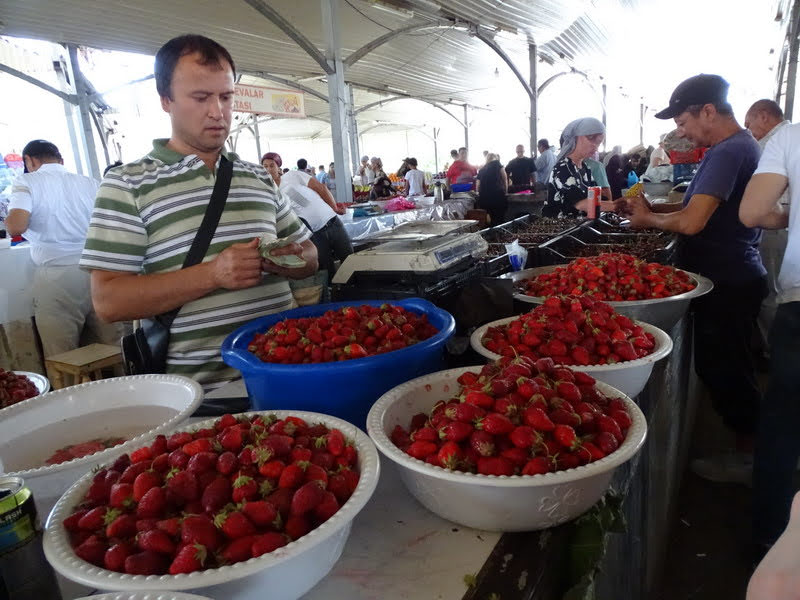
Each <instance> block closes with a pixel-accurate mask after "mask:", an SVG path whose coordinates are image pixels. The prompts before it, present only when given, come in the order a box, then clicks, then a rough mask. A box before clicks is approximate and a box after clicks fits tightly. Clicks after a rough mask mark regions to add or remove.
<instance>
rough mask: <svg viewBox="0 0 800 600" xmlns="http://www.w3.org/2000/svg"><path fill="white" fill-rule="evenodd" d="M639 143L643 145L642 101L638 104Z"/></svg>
mask: <svg viewBox="0 0 800 600" xmlns="http://www.w3.org/2000/svg"><path fill="white" fill-rule="evenodd" d="M639 143H640V144H642V145H644V102H641V103H640V104H639Z"/></svg>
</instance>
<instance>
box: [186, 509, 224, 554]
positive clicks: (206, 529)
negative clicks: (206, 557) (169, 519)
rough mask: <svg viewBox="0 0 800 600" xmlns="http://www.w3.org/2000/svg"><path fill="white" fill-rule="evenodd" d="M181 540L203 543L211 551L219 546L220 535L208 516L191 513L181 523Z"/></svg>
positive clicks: (189, 542)
mask: <svg viewBox="0 0 800 600" xmlns="http://www.w3.org/2000/svg"><path fill="white" fill-rule="evenodd" d="M181 541H182V542H184V543H185V544H195V543H197V544H202V545H203V546H205V547H206V548H208V549H209V550H211V551H214V550H216V549H217V548H219V545H220V536H219V532H218V530H217V528H216V527H215V526H214V523H213V522H212V521H211V519H209V518H208V517H206V516H201V515H191V516H188V517H186V518H185V519H184V520H183V523H181Z"/></svg>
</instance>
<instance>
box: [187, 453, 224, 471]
mask: <svg viewBox="0 0 800 600" xmlns="http://www.w3.org/2000/svg"><path fill="white" fill-rule="evenodd" d="M216 466H217V453H216V452H198V453H197V454H195V455H194V456H192V457H191V458H190V459H189V462H188V464H187V465H186V470H187V471H189V472H191V473H194V474H195V475H200V474H201V473H206V472H208V471H216Z"/></svg>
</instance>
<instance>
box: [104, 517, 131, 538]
mask: <svg viewBox="0 0 800 600" xmlns="http://www.w3.org/2000/svg"><path fill="white" fill-rule="evenodd" d="M108 514H110V513H108ZM108 514H106V517H108ZM136 532H137V529H136V517H135V516H133V515H131V514H122V515H117V517H116V518H115V519H114V520H113V521H111V523H109V524H108V525H107V526H106V537H107V538H127V537H133V536H134V535H136Z"/></svg>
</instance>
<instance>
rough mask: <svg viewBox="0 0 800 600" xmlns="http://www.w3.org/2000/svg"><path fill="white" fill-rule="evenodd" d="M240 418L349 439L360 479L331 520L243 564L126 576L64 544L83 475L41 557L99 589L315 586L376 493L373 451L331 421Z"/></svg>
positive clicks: (243, 598) (283, 594)
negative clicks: (303, 426) (293, 423)
mask: <svg viewBox="0 0 800 600" xmlns="http://www.w3.org/2000/svg"><path fill="white" fill-rule="evenodd" d="M245 414H248V415H257V414H265V415H266V414H274V415H277V416H278V417H279V418H283V417H286V416H289V415H294V416H297V417H300V418H301V419H305V420H306V421H308V422H310V423H324V424H325V425H327V426H328V427H331V428H333V427H335V428H338V429H340V430H341V431H342V433H344V434H345V436H346V437H349V438H350V439H352V440H354V442H355V446H356V449H357V450H358V468H359V471H360V472H361V477H360V479H359V482H358V487H357V488H356V491H355V492H354V493H353V495H352V496H351V497H350V499H349V500H348V501H347V502H346V503H345V504H344V506H342V507H341V508H340V509H339V511H338V512H337V513H336V514H335V515H333V516H332V517H331V518H330V519H328V520H327V521H325V523H323V524H322V525H320V526H319V527H317V528H316V529H314V530H313V531H311V532H310V533H309V534H308V535H305V536H303V537H302V538H300V539H299V540H296V541H294V542H291V543H290V544H288V545H286V546H284V547H283V548H279V549H278V550H276V551H274V552H271V553H269V554H264V555H263V556H259V557H257V558H251V559H250V560H248V561H244V562H240V563H235V564H232V565H228V566H225V567H219V568H217V569H207V570H205V571H198V572H195V573H189V574H182V575H150V576H144V575H126V574H124V573H116V572H114V571H108V570H106V569H101V568H99V567H95V566H94V565H92V564H89V563H87V562H85V561H83V560H81V559H80V558H78V557H77V556H76V555H75V552H73V550H72V548H71V547H70V545H69V539H68V536H67V532H66V530H65V529H64V527H63V526H62V524H61V523H62V521H63V520H64V519H65V518H66V517H68V516H69V515H70V514H71V513H72V509H73V507H74V506H75V505H76V504H78V503H79V502H80V501H81V499H82V498H83V496H84V494H85V493H86V491H87V490H88V489H89V485H90V484H91V482H92V475H91V474H86V475H84V476H83V477H81V479H79V480H78V481H77V482H76V483H75V485H73V486H72V487H71V488H70V489H69V490H68V491H67V493H66V494H64V495H63V496H62V497H61V499H60V500H59V501H58V502H57V503H56V506H55V508H53V512H52V513H50V517H49V519H48V520H47V525H46V528H45V534H44V552H45V555H46V556H47V560H48V561H49V562H50V564H51V565H52V566H53V568H54V569H55V570H56V571H57V572H58V573H60V574H61V575H63V576H64V577H66V578H68V579H71V580H72V581H75V582H77V583H80V584H83V585H89V586H93V587H95V588H97V589H101V590H117V591H139V592H141V591H145V590H163V589H172V590H195V591H196V593H198V594H201V595H205V596H208V597H210V598H216V599H219V600H222V599H224V598H236V599H237V600H250V599H252V600H261V599H264V598H269V600H293V599H295V598H298V597H300V596H302V595H303V594H304V593H306V592H307V591H308V590H310V589H311V588H312V587H314V586H315V585H316V584H317V582H318V581H319V580H320V579H322V578H323V577H324V576H325V575H326V574H327V573H328V571H330V570H331V568H332V567H333V565H334V564H335V563H336V561H337V560H338V559H339V556H341V554H342V550H343V549H344V545H345V543H346V542H347V538H348V536H349V535H350V527H351V525H352V523H353V518H354V517H355V516H356V515H357V514H358V512H359V511H360V510H361V509H362V508H364V506H365V505H366V503H367V501H368V500H369V499H370V497H371V496H372V493H373V492H374V491H375V486H376V485H377V484H378V476H379V474H380V460H379V458H378V452H377V451H376V450H375V446H374V445H373V443H372V441H371V440H370V439H369V437H367V435H366V434H365V433H364V432H362V431H361V430H360V429H358V427H356V426H355V425H352V424H351V423H348V422H347V421H343V420H341V419H337V418H336V417H331V416H328V415H323V414H320V413H312V412H302V411H293V410H290V411H285V410H275V411H261V412H252V413H245ZM214 421H216V419H208V420H207V421H202V422H200V423H193V424H192V425H193V427H192V429H194V428H203V427H208V426H210V425H211V424H212V423H214ZM152 437H153V436H148V437H146V438H145V439H143V440H142V443H143V444H147V443H148V442H149V441H150V440H151V439H152Z"/></svg>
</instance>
